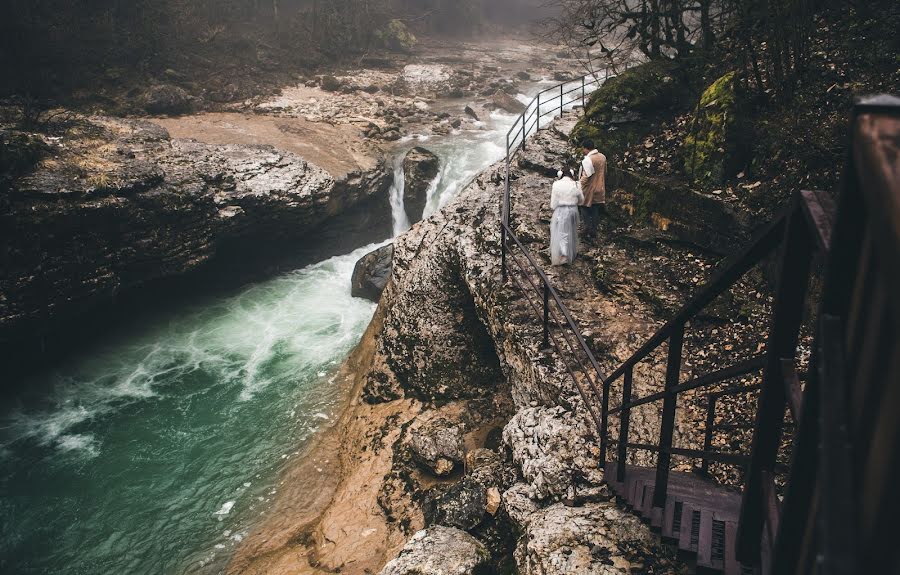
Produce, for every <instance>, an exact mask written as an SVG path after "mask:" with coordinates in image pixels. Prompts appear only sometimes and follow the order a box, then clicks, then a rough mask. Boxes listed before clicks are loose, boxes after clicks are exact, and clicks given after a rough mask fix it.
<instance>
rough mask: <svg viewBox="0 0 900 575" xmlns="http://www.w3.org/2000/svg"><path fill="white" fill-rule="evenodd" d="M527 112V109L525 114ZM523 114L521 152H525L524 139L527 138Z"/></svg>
mask: <svg viewBox="0 0 900 575" xmlns="http://www.w3.org/2000/svg"><path fill="white" fill-rule="evenodd" d="M527 111H528V109H527V108H526V109H525V112H527ZM525 112H522V151H523V152H524V151H525V138H527V137H528V134H527V133H526V132H525V122H526V120H525Z"/></svg>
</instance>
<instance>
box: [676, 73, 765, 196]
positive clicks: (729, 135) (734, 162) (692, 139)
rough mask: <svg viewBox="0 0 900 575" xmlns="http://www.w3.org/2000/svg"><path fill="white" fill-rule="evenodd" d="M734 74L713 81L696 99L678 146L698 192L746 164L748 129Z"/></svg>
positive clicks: (713, 185) (734, 172)
mask: <svg viewBox="0 0 900 575" xmlns="http://www.w3.org/2000/svg"><path fill="white" fill-rule="evenodd" d="M740 108H741V106H740V97H739V95H738V94H737V82H736V81H735V73H734V72H729V73H727V74H725V75H724V76H722V77H720V78H719V79H717V80H716V81H715V82H713V83H712V84H711V85H710V86H709V87H708V88H706V90H705V91H704V92H703V95H702V96H701V97H700V101H699V103H698V105H697V108H696V110H695V112H694V117H693V119H692V121H691V130H690V132H689V133H688V134H687V135H686V136H685V138H684V142H683V143H682V146H681V154H682V158H683V160H684V171H685V174H686V175H687V177H688V178H689V179H690V180H691V181H692V182H693V184H694V185H695V186H697V187H699V188H700V189H702V190H709V189H711V188H713V187H715V186H719V185H721V184H722V183H723V182H724V181H725V180H726V179H728V178H730V177H733V176H734V175H735V174H737V173H738V172H739V171H740V170H741V169H742V168H743V167H744V165H745V164H746V162H747V148H748V140H749V138H748V129H747V125H746V124H747V122H746V120H745V115H744V114H742V112H741V110H740Z"/></svg>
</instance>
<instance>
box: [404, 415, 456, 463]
mask: <svg viewBox="0 0 900 575" xmlns="http://www.w3.org/2000/svg"><path fill="white" fill-rule="evenodd" d="M409 450H410V452H411V453H412V456H413V459H414V460H415V461H416V462H417V463H419V464H420V465H423V466H424V467H426V468H427V469H428V470H430V471H431V472H432V473H434V474H435V475H438V476H444V475H449V474H450V472H451V471H453V468H454V467H455V466H456V465H458V464H461V463H462V462H463V461H464V460H465V455H466V452H465V446H464V445H463V429H462V427H461V426H460V425H454V424H452V423H450V422H449V421H447V420H446V419H437V420H435V421H432V422H429V423H426V424H424V425H422V426H421V427H419V428H418V429H413V430H410V436H409Z"/></svg>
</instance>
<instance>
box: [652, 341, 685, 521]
mask: <svg viewBox="0 0 900 575" xmlns="http://www.w3.org/2000/svg"><path fill="white" fill-rule="evenodd" d="M683 345H684V324H683V323H682V324H679V325H677V326H675V329H674V331H673V332H672V336H671V337H670V338H669V358H668V362H667V364H666V392H667V393H666V396H665V398H664V399H663V413H662V426H661V427H660V431H659V454H658V456H657V460H656V483H655V484H654V487H653V507H658V508H661V509H662V508H665V506H666V491H668V488H669V464H670V463H671V460H672V454H671V451H670V450H671V449H672V435H673V434H674V432H675V406H676V402H677V400H678V397H677V395H676V394H675V393H673V392H671V391H670V390H671V389H672V388H673V387H675V386H676V385H678V379H679V378H680V377H681V350H682V347H683Z"/></svg>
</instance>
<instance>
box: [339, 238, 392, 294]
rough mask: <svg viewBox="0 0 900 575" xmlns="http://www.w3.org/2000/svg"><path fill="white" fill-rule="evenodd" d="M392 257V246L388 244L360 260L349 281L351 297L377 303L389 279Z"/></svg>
mask: <svg viewBox="0 0 900 575" xmlns="http://www.w3.org/2000/svg"><path fill="white" fill-rule="evenodd" d="M393 257H394V246H393V245H392V244H389V245H386V246H382V247H380V248H378V249H377V250H375V251H373V252H370V253H368V254H366V255H364V256H363V257H362V258H360V260H359V261H358V262H356V267H354V268H353V277H351V279H350V283H351V286H350V293H351V294H352V295H353V297H362V298H366V299H367V300H370V301H373V302H375V303H378V300H379V299H380V298H381V292H383V291H384V286H386V285H387V282H388V279H390V277H391V262H392V260H393Z"/></svg>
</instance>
